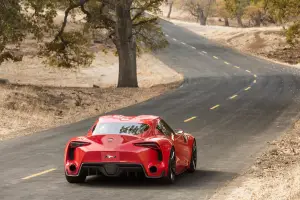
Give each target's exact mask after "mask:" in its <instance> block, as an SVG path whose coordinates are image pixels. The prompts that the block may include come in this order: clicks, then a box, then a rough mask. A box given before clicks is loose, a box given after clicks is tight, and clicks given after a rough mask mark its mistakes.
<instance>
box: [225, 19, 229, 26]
mask: <svg viewBox="0 0 300 200" xmlns="http://www.w3.org/2000/svg"><path fill="white" fill-rule="evenodd" d="M224 21H225V26H229V20H228V18H227V17H225V18H224Z"/></svg>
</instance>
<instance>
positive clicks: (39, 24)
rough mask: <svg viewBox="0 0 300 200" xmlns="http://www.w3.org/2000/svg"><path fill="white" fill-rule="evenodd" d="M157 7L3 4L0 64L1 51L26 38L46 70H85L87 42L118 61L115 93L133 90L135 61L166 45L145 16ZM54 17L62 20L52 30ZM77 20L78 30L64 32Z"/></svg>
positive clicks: (149, 0)
mask: <svg viewBox="0 0 300 200" xmlns="http://www.w3.org/2000/svg"><path fill="white" fill-rule="evenodd" d="M162 3H163V0H3V1H1V2H0V9H1V11H2V10H4V12H1V13H0V31H1V32H0V62H1V58H2V59H3V60H4V59H5V58H11V57H12V56H7V55H8V54H7V52H6V51H5V49H6V47H8V46H11V45H12V44H14V45H15V46H18V45H17V44H18V43H21V42H22V40H23V39H24V38H26V37H27V36H28V35H32V36H33V37H34V38H35V39H37V41H38V42H39V43H40V44H41V49H40V50H41V51H40V53H41V55H43V56H46V57H47V58H48V60H49V61H50V64H52V65H55V66H60V67H69V68H70V67H76V66H82V65H89V64H91V62H92V61H93V58H94V55H93V52H92V51H91V50H90V46H91V43H92V42H93V41H95V40H97V41H98V42H99V41H100V42H102V43H105V42H108V41H111V42H113V44H114V45H115V47H116V54H117V55H118V57H119V80H118V87H138V82H137V66H136V56H137V55H138V54H140V53H141V52H143V51H148V50H151V51H153V50H157V49H160V48H164V47H165V46H166V45H167V44H168V43H167V40H166V39H165V36H164V35H163V32H162V30H161V27H160V25H159V23H158V18H157V17H154V16H150V15H146V14H145V12H146V11H150V12H152V13H157V12H159V11H160V10H159V7H160V5H161V4H162ZM60 11H63V12H64V18H63V21H62V23H61V24H57V23H55V20H54V18H55V17H57V14H58V12H60ZM82 14H83V15H84V16H85V18H84V21H83V22H82V21H81V22H79V21H76V20H75V22H76V23H78V25H79V26H77V28H76V29H74V28H73V29H72V28H71V29H67V28H66V27H67V25H68V23H69V21H70V18H72V19H73V21H74V19H76V18H75V16H76V15H77V16H78V15H82ZM95 35H97V37H99V35H100V38H95ZM48 38H53V39H52V40H50V41H49V39H48ZM5 53H6V54H5ZM1 55H2V57H1ZM10 55H11V54H10Z"/></svg>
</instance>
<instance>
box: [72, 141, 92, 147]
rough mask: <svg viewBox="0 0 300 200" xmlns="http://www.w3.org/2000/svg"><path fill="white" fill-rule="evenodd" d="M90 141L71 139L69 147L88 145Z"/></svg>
mask: <svg viewBox="0 0 300 200" xmlns="http://www.w3.org/2000/svg"><path fill="white" fill-rule="evenodd" d="M90 144H91V143H90V142H82V141H72V142H71V143H70V147H71V148H77V147H82V146H87V145H90Z"/></svg>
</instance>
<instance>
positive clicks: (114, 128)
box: [93, 122, 149, 135]
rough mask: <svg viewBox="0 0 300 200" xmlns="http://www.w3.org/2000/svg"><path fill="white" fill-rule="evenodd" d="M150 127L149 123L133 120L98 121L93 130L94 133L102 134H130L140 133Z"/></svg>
mask: <svg viewBox="0 0 300 200" xmlns="http://www.w3.org/2000/svg"><path fill="white" fill-rule="evenodd" d="M148 129H149V125H148V124H142V123H132V122H110V123H98V124H97V125H96V127H95V129H94V130H93V135H100V134H118V133H119V134H130V135H139V134H141V133H143V132H145V131H147V130H148Z"/></svg>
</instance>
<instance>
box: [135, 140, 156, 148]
mask: <svg viewBox="0 0 300 200" xmlns="http://www.w3.org/2000/svg"><path fill="white" fill-rule="evenodd" d="M134 145H135V146H139V147H146V148H151V149H154V150H160V147H159V145H158V144H157V143H156V142H140V143H134Z"/></svg>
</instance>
